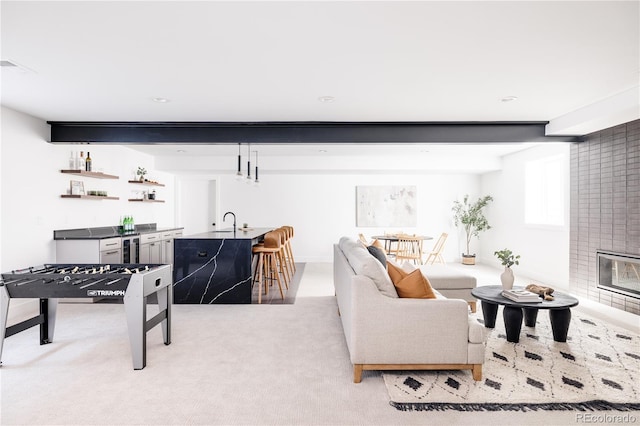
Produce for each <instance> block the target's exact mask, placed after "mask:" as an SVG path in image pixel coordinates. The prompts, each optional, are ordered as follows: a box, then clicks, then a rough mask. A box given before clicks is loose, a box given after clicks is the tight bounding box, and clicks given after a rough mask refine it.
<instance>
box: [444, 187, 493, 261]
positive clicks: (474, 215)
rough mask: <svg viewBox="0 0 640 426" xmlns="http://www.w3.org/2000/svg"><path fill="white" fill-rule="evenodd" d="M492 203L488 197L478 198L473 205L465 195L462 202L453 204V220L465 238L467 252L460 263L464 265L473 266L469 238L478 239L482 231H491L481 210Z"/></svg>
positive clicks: (474, 259)
mask: <svg viewBox="0 0 640 426" xmlns="http://www.w3.org/2000/svg"><path fill="white" fill-rule="evenodd" d="M489 201H493V198H492V197H491V196H490V195H485V196H484V197H480V198H478V201H476V202H475V203H470V202H469V195H465V196H464V199H463V200H462V202H460V201H457V200H456V201H454V202H453V208H452V210H453V220H454V222H455V225H456V226H460V225H462V228H463V229H464V231H465V233H466V237H467V240H466V242H467V252H466V253H462V263H463V264H464V265H475V264H476V255H475V254H471V253H469V245H470V243H471V237H478V234H479V233H480V232H482V231H486V230H488V229H491V226H489V222H488V221H487V218H486V217H485V216H484V213H483V209H484V208H485V207H486V206H487V204H489Z"/></svg>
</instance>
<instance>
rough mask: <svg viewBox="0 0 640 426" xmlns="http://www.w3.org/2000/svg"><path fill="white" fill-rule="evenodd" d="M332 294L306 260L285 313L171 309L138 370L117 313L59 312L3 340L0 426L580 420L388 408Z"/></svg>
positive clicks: (327, 276)
mask: <svg viewBox="0 0 640 426" xmlns="http://www.w3.org/2000/svg"><path fill="white" fill-rule="evenodd" d="M332 295H333V288H332V279H331V264H309V263H307V265H306V267H305V271H304V276H303V278H302V281H301V283H300V288H299V290H298V293H297V297H296V303H295V304H293V305H262V306H257V305H214V306H194V305H176V306H174V311H173V312H174V316H173V339H172V344H171V345H169V346H165V345H164V344H163V343H162V338H161V333H160V330H159V329H158V328H155V329H153V330H151V331H150V332H149V333H148V346H147V367H146V368H145V369H144V370H141V371H134V370H133V368H132V363H131V355H130V350H129V340H128V334H127V325H126V319H125V314H124V306H123V305H115V304H103V305H95V304H94V305H82V304H61V305H60V306H59V314H58V323H57V325H56V334H55V336H54V341H53V343H51V344H49V345H44V346H39V344H38V330H37V328H33V329H30V330H28V331H26V332H24V333H20V334H17V335H15V336H12V337H10V338H8V339H7V340H6V341H5V348H4V353H3V357H2V361H3V367H2V368H0V389H1V405H0V408H1V412H0V423H1V424H2V425H16V424H21V425H60V424H74V425H92V424H105V425H106V424H108V425H219V424H221V425H226V424H244V425H262V424H265V425H320V424H322V425H343V424H344V425H394V424H395V425H407V424H438V425H439V424H473V425H479V424H485V425H500V424H515V423H517V424H522V425H524V424H536V425H549V424H575V422H576V419H577V417H576V416H577V415H579V414H580V413H577V412H576V413H574V412H564V413H551V414H550V413H539V412H531V413H512V414H505V413H504V412H501V413H487V412H481V413H477V412H476V413H461V412H457V411H448V412H438V413H435V412H402V411H398V410H396V409H395V408H394V407H392V406H391V405H389V398H388V395H387V391H386V389H385V386H384V383H383V381H382V376H381V373H380V372H373V371H371V372H370V371H367V372H365V373H364V374H363V381H362V383H359V384H354V383H353V382H352V380H353V373H352V366H351V363H350V362H349V354H348V352H347V349H346V344H345V341H344V335H343V332H342V327H341V325H340V320H339V317H338V315H337V308H336V303H335V299H334V297H333V296H332ZM153 308H156V307H153ZM637 415H638V418H639V419H640V414H637Z"/></svg>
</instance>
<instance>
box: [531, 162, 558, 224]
mask: <svg viewBox="0 0 640 426" xmlns="http://www.w3.org/2000/svg"><path fill="white" fill-rule="evenodd" d="M564 187H565V175H564V156H563V155H556V156H553V157H547V158H542V159H539V160H535V161H529V162H527V163H526V166H525V213H524V221H525V223H526V224H529V225H553V226H563V225H564Z"/></svg>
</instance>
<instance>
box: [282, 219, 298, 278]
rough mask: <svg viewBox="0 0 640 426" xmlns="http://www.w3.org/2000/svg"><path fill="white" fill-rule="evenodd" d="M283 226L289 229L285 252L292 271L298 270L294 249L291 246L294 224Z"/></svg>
mask: <svg viewBox="0 0 640 426" xmlns="http://www.w3.org/2000/svg"><path fill="white" fill-rule="evenodd" d="M283 228H284V229H285V230H286V231H287V242H286V244H285V252H286V256H287V260H288V261H289V265H290V266H291V269H292V271H293V272H294V273H295V272H296V262H295V260H294V259H293V249H292V248H291V239H292V238H293V226H288V225H285V226H283Z"/></svg>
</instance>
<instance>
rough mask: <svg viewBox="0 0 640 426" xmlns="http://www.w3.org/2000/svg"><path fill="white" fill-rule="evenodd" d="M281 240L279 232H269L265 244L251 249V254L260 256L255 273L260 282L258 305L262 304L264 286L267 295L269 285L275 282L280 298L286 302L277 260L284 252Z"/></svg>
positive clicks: (265, 237)
mask: <svg viewBox="0 0 640 426" xmlns="http://www.w3.org/2000/svg"><path fill="white" fill-rule="evenodd" d="M280 238H281V237H280V235H279V234H278V232H275V231H271V232H268V233H267V234H266V235H265V236H264V244H263V245H260V244H256V245H255V246H253V248H252V249H251V252H252V253H253V254H255V255H257V256H258V263H257V265H256V273H255V275H256V276H257V281H258V303H262V291H263V286H264V292H265V294H269V285H270V283H271V282H273V281H276V282H277V283H278V288H279V289H280V297H281V298H282V300H284V291H283V289H282V281H280V271H279V268H278V260H277V257H278V253H280V252H281V250H282V245H281V243H280Z"/></svg>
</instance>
